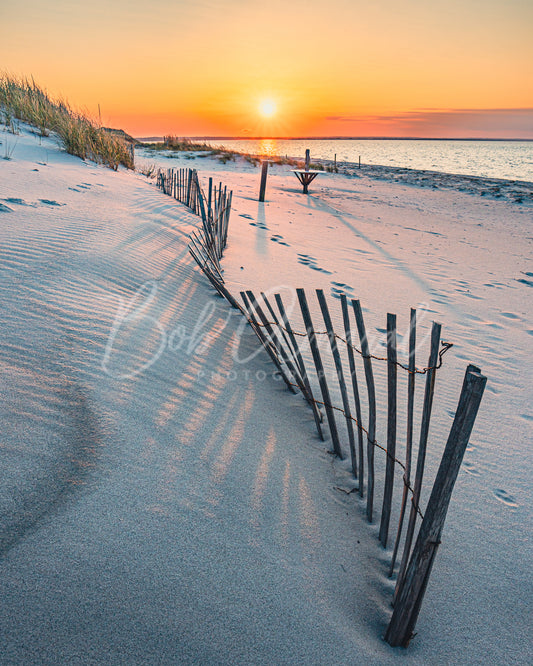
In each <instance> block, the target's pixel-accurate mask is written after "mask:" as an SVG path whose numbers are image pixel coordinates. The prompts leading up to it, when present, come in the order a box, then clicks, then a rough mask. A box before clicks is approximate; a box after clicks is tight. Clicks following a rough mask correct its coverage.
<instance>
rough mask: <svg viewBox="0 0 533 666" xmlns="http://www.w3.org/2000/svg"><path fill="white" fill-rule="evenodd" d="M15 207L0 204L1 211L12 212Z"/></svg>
mask: <svg viewBox="0 0 533 666" xmlns="http://www.w3.org/2000/svg"><path fill="white" fill-rule="evenodd" d="M12 212H13V209H12V208H10V207H9V206H4V204H0V213H12Z"/></svg>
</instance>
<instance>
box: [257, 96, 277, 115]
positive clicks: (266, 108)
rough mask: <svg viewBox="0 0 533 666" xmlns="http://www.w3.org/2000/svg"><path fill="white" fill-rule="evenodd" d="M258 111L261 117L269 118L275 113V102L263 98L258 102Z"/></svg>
mask: <svg viewBox="0 0 533 666" xmlns="http://www.w3.org/2000/svg"><path fill="white" fill-rule="evenodd" d="M259 113H260V114H261V115H262V116H263V118H271V117H272V116H273V115H275V113H276V102H274V100H273V99H263V100H261V101H260V102H259Z"/></svg>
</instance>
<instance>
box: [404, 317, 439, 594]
mask: <svg viewBox="0 0 533 666" xmlns="http://www.w3.org/2000/svg"><path fill="white" fill-rule="evenodd" d="M440 331H441V325H440V324H437V323H436V322H433V327H432V329H431V349H430V352H429V362H428V371H427V375H426V387H425V392H424V406H423V408H422V422H421V424H420V440H419V444H418V456H417V460H416V472H415V483H414V488H413V497H412V498H411V512H410V514H409V522H408V524H407V531H406V533H405V543H404V547H403V555H402V561H401V564H400V570H399V572H398V579H397V581H396V589H395V592H394V600H395V601H396V598H397V596H398V594H399V591H400V588H401V585H402V580H403V578H404V576H405V571H406V568H407V562H408V561H409V553H410V550H411V544H412V541H413V535H414V531H415V524H416V516H417V512H418V511H419V507H418V504H419V502H420V492H421V490H422V479H423V476H424V466H425V464H426V448H427V441H428V435H429V422H430V420H431V409H432V406H433V394H434V392H435V375H436V372H437V360H438V357H439V344H440Z"/></svg>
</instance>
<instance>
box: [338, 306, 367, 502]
mask: <svg viewBox="0 0 533 666" xmlns="http://www.w3.org/2000/svg"><path fill="white" fill-rule="evenodd" d="M341 306H342V318H343V321H344V332H345V334H346V350H347V352H348V363H349V364H350V375H351V378H352V389H353V398H354V402H355V414H356V417H357V437H358V443H359V460H358V465H359V469H358V474H357V476H358V480H359V496H360V497H363V495H364V485H365V483H364V476H365V460H364V453H363V419H362V416H361V399H360V397H359V385H358V383H357V372H356V369H355V358H354V353H353V342H352V329H351V327H350V314H349V312H348V303H347V301H346V294H341Z"/></svg>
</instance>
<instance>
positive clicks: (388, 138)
mask: <svg viewBox="0 0 533 666" xmlns="http://www.w3.org/2000/svg"><path fill="white" fill-rule="evenodd" d="M180 138H183V139H191V140H194V141H490V142H501V141H506V142H508V141H513V142H533V139H520V138H514V139H502V138H496V139H492V138H486V139H480V138H475V137H470V138H464V137H463V138H454V137H446V138H444V137H431V136H426V137H421V136H183V137H180ZM136 139H137V141H141V142H143V143H147V142H151V141H162V140H163V139H164V136H145V137H136Z"/></svg>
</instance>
